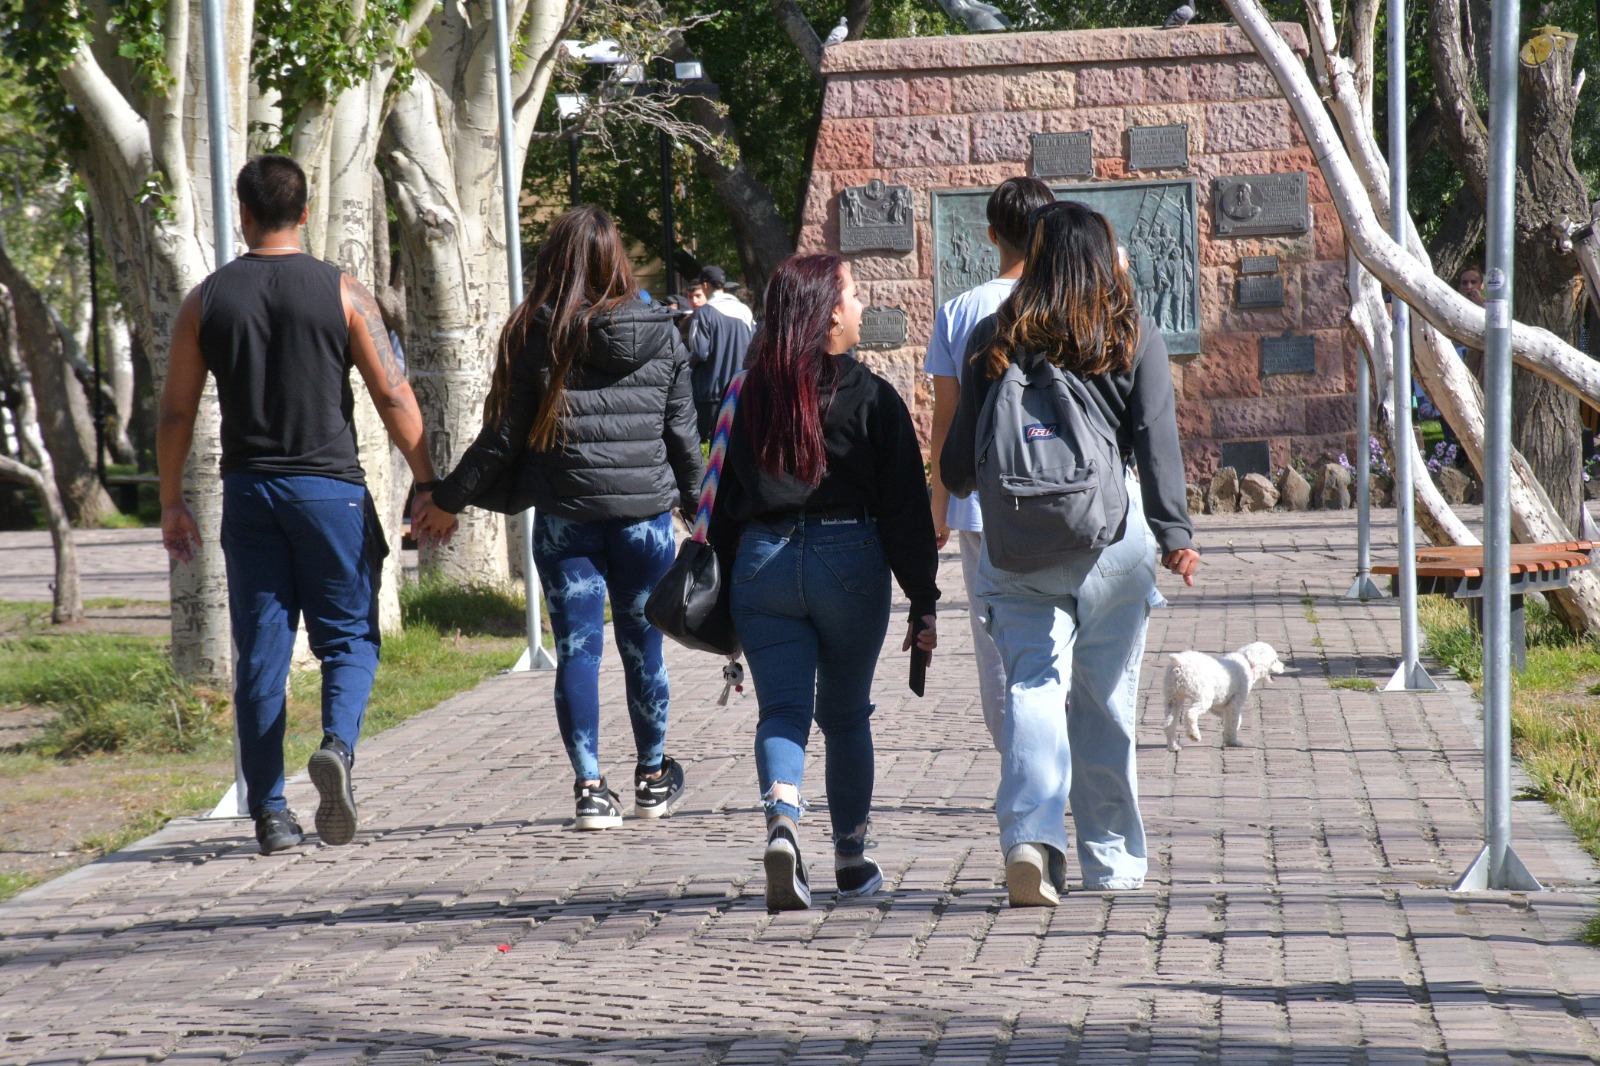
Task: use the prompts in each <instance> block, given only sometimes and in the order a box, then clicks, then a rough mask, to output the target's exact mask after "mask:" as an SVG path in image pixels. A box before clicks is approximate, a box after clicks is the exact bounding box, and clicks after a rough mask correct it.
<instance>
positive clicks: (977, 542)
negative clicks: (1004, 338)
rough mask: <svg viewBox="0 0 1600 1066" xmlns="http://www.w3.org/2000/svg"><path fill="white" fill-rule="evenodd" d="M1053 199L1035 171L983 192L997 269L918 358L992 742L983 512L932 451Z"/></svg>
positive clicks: (948, 313) (998, 705)
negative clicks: (959, 493)
mask: <svg viewBox="0 0 1600 1066" xmlns="http://www.w3.org/2000/svg"><path fill="white" fill-rule="evenodd" d="M1054 200H1055V194H1054V193H1052V192H1051V191H1050V187H1049V186H1047V185H1046V184H1045V183H1044V182H1042V181H1039V180H1038V179H1037V178H1011V179H1009V180H1007V181H1005V182H1003V183H1001V185H1000V186H999V187H998V188H997V189H995V191H994V192H993V193H991V194H990V195H989V205H988V210H987V214H988V218H989V243H991V244H993V245H994V246H995V247H996V248H998V249H999V250H1000V276H999V277H997V278H995V279H994V280H993V281H986V282H984V283H983V284H982V285H979V286H977V287H976V288H972V289H968V290H967V291H966V292H964V293H962V294H961V295H960V296H956V297H954V298H952V299H950V300H946V301H945V303H944V305H943V306H942V307H940V308H939V313H938V315H937V316H935V318H934V320H933V338H932V339H931V340H930V341H929V342H928V354H927V356H926V358H925V359H924V360H923V364H922V369H923V370H925V371H927V372H928V373H929V374H931V375H933V440H932V445H931V451H932V456H933V495H932V506H933V529H934V534H935V536H936V538H937V541H938V545H939V547H940V548H943V547H944V546H945V544H946V543H948V541H949V539H950V533H951V531H955V532H956V534H957V543H958V545H959V547H960V549H961V573H962V577H963V579H964V581H965V583H966V587H967V613H968V615H969V617H970V620H971V623H972V648H973V655H974V657H975V658H976V660H977V664H978V694H979V699H980V702H981V703H982V705H983V724H984V725H985V726H987V727H988V729H989V736H990V738H991V739H994V740H995V741H996V742H998V740H999V737H1000V718H1001V715H1002V714H1004V712H1005V702H1006V672H1005V667H1004V665H1002V663H1001V661H1000V652H999V651H998V650H997V649H996V648H995V644H994V638H992V637H991V636H989V631H988V630H987V629H986V628H985V627H984V612H985V607H984V604H983V602H982V601H981V600H980V599H979V598H978V597H977V595H976V594H974V593H973V591H972V589H973V586H974V584H975V581H976V579H977V576H978V560H979V558H980V557H981V554H982V552H983V517H982V515H981V514H980V513H979V511H978V494H977V493H975V492H974V493H973V494H972V495H971V496H969V497H967V498H966V499H964V500H963V499H959V498H956V497H952V496H951V495H950V491H949V490H948V489H946V488H945V487H944V483H943V482H942V481H941V480H940V478H939V452H940V451H941V450H943V448H944V439H945V436H946V435H947V434H948V433H949V431H950V422H951V420H952V419H954V418H955V414H956V399H957V397H959V396H960V394H961V379H962V377H963V375H964V374H965V371H966V352H967V337H968V336H969V335H970V334H971V333H972V330H973V328H974V327H975V326H977V324H978V323H979V322H982V321H983V320H984V319H986V318H988V317H989V316H990V315H992V314H994V313H995V311H996V310H997V309H998V308H999V307H1000V305H1001V304H1002V303H1004V302H1005V300H1006V297H1008V296H1010V295H1011V290H1012V287H1013V286H1015V285H1016V283H1017V277H1018V276H1019V275H1020V274H1021V273H1022V262H1023V258H1024V256H1025V255H1026V251H1027V241H1028V216H1029V214H1030V213H1031V212H1032V211H1033V210H1034V209H1035V208H1037V207H1041V206H1043V205H1044V204H1048V203H1051V202H1052V201H1054Z"/></svg>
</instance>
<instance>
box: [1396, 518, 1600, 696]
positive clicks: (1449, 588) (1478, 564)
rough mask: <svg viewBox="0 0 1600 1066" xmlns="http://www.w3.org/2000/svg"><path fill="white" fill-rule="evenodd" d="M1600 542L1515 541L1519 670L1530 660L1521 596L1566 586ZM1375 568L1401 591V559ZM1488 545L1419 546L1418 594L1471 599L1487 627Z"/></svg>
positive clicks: (1478, 621) (1476, 622)
mask: <svg viewBox="0 0 1600 1066" xmlns="http://www.w3.org/2000/svg"><path fill="white" fill-rule="evenodd" d="M1595 546H1596V542H1595V541H1592V540H1572V541H1567V542H1565V543H1562V544H1513V545H1512V546H1511V574H1510V579H1511V580H1510V583H1511V665H1512V668H1513V669H1515V670H1517V671H1518V672H1519V673H1520V672H1521V671H1523V670H1525V669H1527V666H1528V649H1527V620H1526V617H1525V615H1524V612H1523V602H1522V598H1523V596H1524V595H1526V594H1527V593H1530V592H1548V591H1550V590H1552V589H1564V588H1566V587H1567V585H1568V584H1569V583H1570V581H1571V579H1572V571H1574V570H1581V569H1583V568H1584V567H1587V566H1588V565H1589V562H1590V560H1589V555H1590V553H1591V552H1592V551H1593V550H1594V548H1595ZM1372 572H1373V573H1374V574H1387V575H1389V579H1390V582H1389V583H1390V588H1391V590H1392V591H1394V592H1395V593H1398V592H1399V587H1398V584H1399V580H1400V567H1399V565H1398V564H1385V565H1383V566H1374V567H1373V568H1372ZM1483 579H1484V563H1483V546H1482V545H1468V546H1465V547H1459V548H1418V549H1417V595H1419V596H1430V595H1437V596H1448V597H1450V598H1451V599H1453V600H1465V601H1467V609H1468V611H1469V612H1470V613H1471V616H1472V625H1473V628H1474V629H1476V630H1477V631H1478V632H1479V633H1480V634H1481V633H1482V632H1483V595H1484V592H1483Z"/></svg>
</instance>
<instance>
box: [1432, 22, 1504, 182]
mask: <svg viewBox="0 0 1600 1066" xmlns="http://www.w3.org/2000/svg"><path fill="white" fill-rule="evenodd" d="M1461 3H1462V0H1432V2H1431V4H1430V6H1429V22H1430V24H1431V28H1432V32H1431V33H1429V34H1428V55H1429V57H1430V58H1431V59H1432V61H1433V95H1434V99H1435V100H1436V101H1437V102H1438V104H1439V114H1440V118H1441V119H1442V120H1443V121H1442V122H1441V124H1440V127H1439V133H1440V137H1441V140H1442V141H1443V142H1444V145H1445V150H1446V151H1447V152H1449V153H1450V157H1451V158H1452V159H1453V160H1455V161H1456V164H1457V165H1458V166H1459V167H1460V168H1461V176H1462V177H1463V178H1465V179H1466V182H1467V188H1468V189H1470V190H1472V195H1473V198H1474V199H1476V200H1477V201H1478V202H1479V203H1480V204H1486V203H1488V202H1489V129H1488V127H1487V126H1485V125H1484V124H1483V116H1481V115H1479V114H1478V105H1477V102H1476V101H1475V100H1474V99H1473V95H1472V86H1473V74H1472V65H1471V62H1470V61H1469V60H1468V58H1467V53H1466V51H1465V48H1464V46H1463V44H1462V26H1461Z"/></svg>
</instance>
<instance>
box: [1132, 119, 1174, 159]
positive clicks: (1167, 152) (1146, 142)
mask: <svg viewBox="0 0 1600 1066" xmlns="http://www.w3.org/2000/svg"><path fill="white" fill-rule="evenodd" d="M1188 167H1189V124H1188V123H1187V122H1180V123H1178V124H1177V125H1175V126H1130V127H1129V128H1128V169H1129V170H1187V169H1188Z"/></svg>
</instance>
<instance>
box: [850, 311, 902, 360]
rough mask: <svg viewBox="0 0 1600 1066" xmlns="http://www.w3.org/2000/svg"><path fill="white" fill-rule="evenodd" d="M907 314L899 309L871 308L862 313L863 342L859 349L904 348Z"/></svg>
mask: <svg viewBox="0 0 1600 1066" xmlns="http://www.w3.org/2000/svg"><path fill="white" fill-rule="evenodd" d="M905 344H906V313H905V312H904V311H902V310H900V308H898V307H869V308H867V309H866V310H865V311H863V312H861V340H860V342H859V343H858V344H857V347H860V348H866V349H869V350H884V349H888V348H904V347H905Z"/></svg>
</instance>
